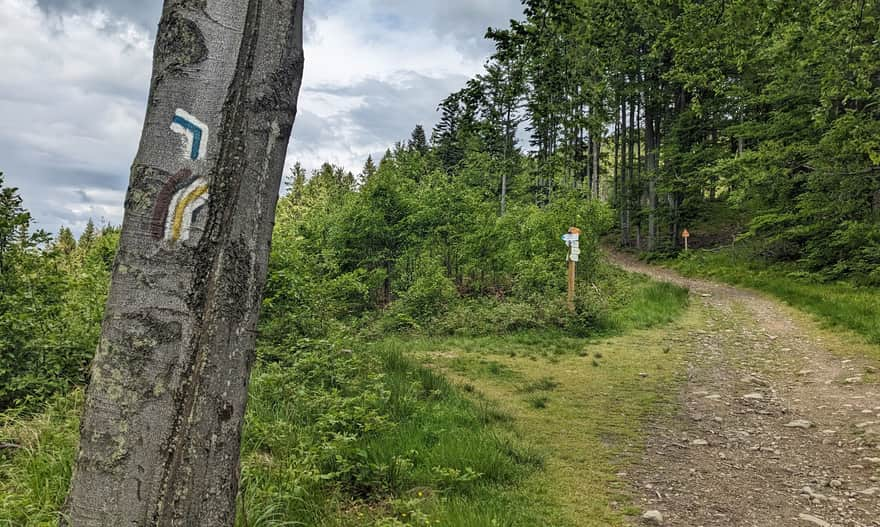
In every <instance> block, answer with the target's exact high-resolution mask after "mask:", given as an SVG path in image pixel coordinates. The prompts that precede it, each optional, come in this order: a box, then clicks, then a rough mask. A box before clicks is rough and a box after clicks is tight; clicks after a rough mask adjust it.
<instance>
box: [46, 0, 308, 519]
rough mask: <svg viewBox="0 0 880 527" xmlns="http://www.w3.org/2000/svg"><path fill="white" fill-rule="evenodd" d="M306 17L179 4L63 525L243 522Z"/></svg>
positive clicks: (154, 95) (135, 170)
mask: <svg viewBox="0 0 880 527" xmlns="http://www.w3.org/2000/svg"><path fill="white" fill-rule="evenodd" d="M302 10H303V2H302V0H274V1H272V2H268V1H264V0H249V1H241V0H166V2H165V6H164V9H163V13H162V19H161V22H160V25H159V34H158V37H157V38H156V46H155V50H154V53H155V55H154V62H153V77H152V83H151V90H150V97H149V105H148V107H147V115H146V121H145V124H144V131H143V136H142V139H141V143H140V148H139V150H138V154H137V157H136V159H135V162H134V165H133V167H132V172H131V180H130V186H129V190H128V194H127V197H126V202H125V220H124V222H123V226H122V235H121V239H120V244H119V254H118V256H117V259H116V262H115V265H114V269H113V279H112V285H111V288H110V295H109V298H108V301H107V309H106V315H105V318H104V323H103V327H102V337H101V342H100V345H99V346H98V350H97V353H96V355H95V359H94V361H93V363H92V369H91V384H90V386H89V389H88V393H87V400H86V405H85V411H84V414H83V418H82V425H81V434H80V443H79V450H78V454H77V458H76V466H75V470H74V475H73V479H72V481H71V487H70V493H69V495H68V498H67V502H66V504H65V515H64V519H63V520H62V521H61V524H62V525H70V526H76V527H91V526H95V527H97V526H109V525H126V526H140V527H143V526H148V525H149V526H163V527H164V526H206V527H207V526H223V525H227V526H231V525H233V522H234V520H235V500H236V494H237V491H238V463H239V449H240V436H241V427H242V421H243V417H244V412H245V404H246V402H247V388H248V377H249V373H250V367H251V364H252V362H253V356H254V341H255V330H256V324H257V317H258V314H259V308H260V303H261V297H262V290H263V286H264V284H265V279H266V268H267V262H268V256H269V244H270V239H271V235H272V225H273V222H274V215H275V205H276V202H277V199H278V190H279V187H280V183H281V175H282V171H283V167H284V160H285V156H286V151H287V144H288V141H289V138H290V131H291V127H292V125H293V120H294V116H295V113H296V101H297V96H298V93H299V87H300V83H301V79H302V66H303V54H302V17H303V13H302ZM182 146H183V147H182Z"/></svg>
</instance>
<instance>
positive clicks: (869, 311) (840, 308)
mask: <svg viewBox="0 0 880 527" xmlns="http://www.w3.org/2000/svg"><path fill="white" fill-rule="evenodd" d="M667 265H668V266H670V267H672V268H674V269H676V270H677V271H679V272H681V273H683V274H686V275H689V276H700V277H706V278H712V279H715V280H720V281H723V282H727V283H730V284H733V285H739V286H745V287H750V288H753V289H757V290H759V291H764V292H767V293H770V294H771V295H774V296H776V297H777V298H779V299H781V300H783V301H785V302H786V303H788V304H789V305H791V306H793V307H796V308H798V309H801V310H803V311H806V312H808V313H811V314H813V315H816V316H818V317H819V319H820V320H822V321H823V322H825V323H826V324H828V325H829V326H837V327H841V328H846V329H849V330H851V331H854V332H856V333H858V334H859V335H862V336H863V337H865V338H866V339H867V340H868V342H870V343H872V344H880V303H878V302H877V299H878V298H880V289H877V288H869V287H855V286H853V285H852V284H848V283H843V282H834V283H823V282H819V281H817V280H811V279H809V277H807V276H804V274H803V273H798V272H792V271H789V270H785V269H781V268H774V267H766V266H762V265H760V264H759V263H757V262H754V261H750V262H744V261H742V259H739V260H734V255H733V254H731V253H727V252H723V251H722V252H707V251H696V252H692V253H690V254H689V255H686V256H682V257H680V258H679V259H677V260H672V261H670V262H668V263H667Z"/></svg>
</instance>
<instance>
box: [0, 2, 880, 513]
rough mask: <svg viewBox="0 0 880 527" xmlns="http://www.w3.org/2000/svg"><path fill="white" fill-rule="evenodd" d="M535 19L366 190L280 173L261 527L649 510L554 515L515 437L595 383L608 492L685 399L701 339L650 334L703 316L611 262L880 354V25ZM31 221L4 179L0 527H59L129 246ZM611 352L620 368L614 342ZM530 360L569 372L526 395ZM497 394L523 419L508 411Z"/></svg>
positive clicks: (533, 381)
mask: <svg viewBox="0 0 880 527" xmlns="http://www.w3.org/2000/svg"><path fill="white" fill-rule="evenodd" d="M523 8H524V15H523V18H522V19H520V20H516V21H511V23H510V26H509V27H503V28H492V29H489V30H488V31H487V33H486V35H485V38H487V39H488V40H489V41H490V42H492V43H493V45H494V48H495V52H494V53H493V54H492V55H491V57H490V58H489V59H488V60H487V62H486V64H485V69H484V71H483V72H482V73H480V74H479V75H477V76H475V77H474V78H473V79H471V80H470V81H468V82H467V84H466V85H465V86H464V87H463V88H462V89H461V90H460V91H457V92H455V93H452V94H450V95H449V96H448V97H446V98H445V99H443V100H442V101H438V108H437V111H438V124H437V125H436V126H435V127H434V128H433V130H426V129H425V128H424V127H423V125H421V124H416V123H413V125H414V126H415V128H414V129H413V130H412V132H411V134H410V135H409V137H406V138H401V141H400V142H398V143H397V144H395V145H389V148H388V150H387V151H386V152H385V153H384V155H382V156H381V158H377V159H374V158H373V157H369V158H368V159H366V160H365V163H364V165H363V166H362V167H360V168H354V167H339V166H334V165H332V164H329V163H328V164H324V165H323V166H321V167H320V168H317V169H314V170H307V169H305V168H303V167H302V166H301V165H300V164H296V165H295V166H294V167H293V168H292V169H291V170H290V171H289V173H288V174H287V175H286V177H285V181H284V185H283V190H282V197H281V199H280V200H279V203H278V207H277V215H276V223H275V227H274V233H273V236H272V250H271V256H270V262H269V271H268V280H267V285H266V290H265V294H264V298H263V303H262V309H261V317H260V322H259V331H258V337H257V351H256V355H257V365H256V367H255V370H254V373H253V376H252V381H251V383H252V384H251V391H250V393H251V395H250V397H251V402H250V403H249V407H248V414H247V417H246V420H245V432H244V440H243V457H242V460H243V461H242V464H243V468H242V487H241V490H240V494H239V511H238V515H239V516H238V524H239V525H242V526H253V525H292V524H296V525H316V526H317V525H376V526H409V525H411V526H417V525H419V526H421V525H434V524H436V523H438V522H441V520H442V524H443V525H462V526H468V525H477V526H481V525H512V526H513V525H523V526H528V525H538V524H539V523H536V522H541V521H542V520H541V518H544V519H546V518H548V517H552V518H553V521H554V522H556V523H553V525H569V524H570V525H597V526H599V525H618V524H620V522H621V521H623V520H622V519H623V518H624V517H626V516H632V515H633V514H635V511H636V510H637V509H638V508H637V507H636V508H632V507H628V506H626V505H620V504H619V503H618V502H619V501H620V500H623V501H622V502H623V503H626V499H627V498H622V497H621V492H623V491H619V490H618V489H617V488H613V485H611V486H610V487H609V486H606V487H604V488H602V489H598V488H597V489H591V492H592V493H593V494H594V495H593V497H592V498H589V500H593V501H589V500H588V503H589V507H591V509H590V511H591V512H590V514H592V515H593V516H590V518H591V519H590V520H589V521H586V520H584V521H582V522H577V521H574V522H572V520H571V518H570V517H568V516H566V515H565V514H562V513H559V512H558V503H557V502H556V501H555V500H556V499H557V498H555V497H554V496H553V495H552V489H554V488H557V487H554V486H553V485H550V486H549V487H548V488H550V489H551V491H549V492H544V493H542V491H541V489H542V488H543V483H542V482H546V481H545V480H543V479H541V478H543V477H548V476H546V475H545V476H541V475H540V474H544V473H545V472H547V471H549V473H550V474H551V475H552V474H555V473H554V472H553V470H556V469H554V468H553V467H554V462H553V454H547V453H546V452H543V453H542V452H538V451H536V450H535V449H534V448H532V445H531V444H530V443H531V442H532V441H533V440H534V438H533V437H531V436H529V435H528V434H524V433H521V432H519V431H517V430H518V429H516V426H517V425H518V423H519V422H520V421H522V420H526V422H531V421H528V419H531V417H528V415H531V414H528V415H526V414H522V412H525V411H526V410H527V411H528V412H541V411H544V412H545V415H554V416H555V414H553V413H552V412H555V411H556V410H554V409H553V408H554V406H553V405H554V404H557V400H558V397H556V396H555V395H554V394H555V393H556V390H557V389H561V388H559V382H558V379H559V378H564V376H565V375H567V374H568V373H571V372H570V370H565V369H560V368H561V366H558V364H559V363H560V361H562V364H564V365H568V364H573V362H571V361H580V362H578V364H586V365H588V366H589V367H588V368H586V370H587V371H592V372H594V373H591V374H590V375H592V377H590V380H589V381H584V380H583V379H581V380H580V381H578V382H584V383H599V384H596V385H595V386H594V385H593V384H590V386H591V387H593V388H595V390H596V391H597V393H599V394H601V396H602V397H607V399H601V400H599V401H597V402H595V403H594V404H595V405H596V406H595V407H591V408H590V411H591V412H593V414H591V415H592V418H594V419H595V421H596V424H594V425H591V426H595V427H596V428H595V429H593V428H589V429H588V430H587V431H586V432H584V433H585V437H587V439H585V440H584V441H586V442H587V443H588V444H590V445H592V446H594V447H595V449H596V452H599V453H598V454H595V455H596V456H597V457H596V460H594V461H595V463H594V465H593V466H591V467H592V468H590V470H594V469H595V470H596V473H595V474H594V475H595V477H596V478H597V480H602V481H612V480H614V478H615V477H616V476H615V475H614V474H619V473H621V471H622V470H623V469H621V468H620V466H619V465H618V464H617V463H619V460H620V459H623V458H624V457H626V456H630V455H632V451H633V450H638V449H639V448H641V447H638V446H633V445H641V444H642V443H641V442H642V441H644V432H643V431H641V430H642V429H643V426H644V423H645V422H646V420H647V419H649V418H650V417H651V415H652V412H655V410H656V412H659V413H662V412H664V411H666V410H662V409H658V408H666V407H665V406H663V405H668V404H670V403H669V400H668V399H667V396H668V394H667V393H666V392H665V391H664V389H663V388H662V386H663V385H664V384H669V385H675V383H678V382H681V379H680V378H679V377H677V376H676V374H675V373H674V372H675V371H679V370H677V368H681V367H682V366H681V365H682V364H683V363H684V360H685V359H684V358H683V357H684V353H686V350H685V349H684V348H685V346H684V345H680V346H679V345H677V344H676V343H675V342H683V341H684V340H686V339H684V340H676V341H675V342H672V343H671V341H669V340H668V339H665V338H664V337H656V339H655V336H656V335H655V334H654V333H645V332H655V331H659V330H658V329H657V328H662V327H664V325H666V324H679V325H682V324H684V325H685V326H687V324H696V323H697V322H694V320H697V319H696V318H694V317H696V315H693V314H687V313H691V311H689V309H691V310H692V309H693V304H694V302H699V298H697V299H696V300H695V299H694V297H693V296H691V299H690V300H689V299H688V295H687V291H686V290H685V289H682V288H680V287H677V286H675V285H672V284H669V283H658V282H655V281H653V280H650V279H648V278H646V277H644V276H641V275H635V274H630V273H628V272H625V271H624V270H622V269H620V268H619V267H618V266H617V265H612V263H611V262H609V261H608V259H607V258H606V257H605V255H604V253H606V252H608V251H611V250H614V251H625V252H631V253H632V254H635V255H636V256H637V257H638V258H640V259H642V260H643V261H649V262H660V263H661V264H663V265H666V266H672V267H675V268H677V269H678V270H679V271H681V272H683V273H685V274H693V275H702V276H710V277H714V278H716V279H719V280H725V281H728V282H732V283H734V284H740V285H745V286H749V287H752V288H756V289H763V290H764V291H766V292H769V293H771V294H773V295H776V296H777V297H780V298H782V299H783V300H786V301H787V302H788V303H789V304H791V305H793V306H795V307H799V308H802V309H804V310H805V311H807V312H811V313H814V314H816V315H818V316H819V317H820V319H821V320H823V321H824V322H825V323H826V324H831V325H832V326H833V327H837V328H843V327H845V328H848V329H849V330H853V331H854V332H855V333H857V334H860V336H861V337H860V338H864V339H867V341H869V342H871V343H873V344H876V343H877V342H880V340H877V339H878V338H880V333H877V327H878V324H877V323H876V322H877V320H880V319H878V317H880V312H878V311H877V307H876V306H875V305H874V301H873V300H872V299H875V298H876V296H875V295H876V293H877V291H878V290H877V287H880V45H878V38H880V4H878V3H877V2H874V1H869V0H848V1H843V0H830V1H826V0H823V1H820V0H803V1H789V0H707V1H697V0H678V1H668V0H652V1H637V0H623V1H620V0H614V1H612V0H523ZM294 144H295V139H294ZM33 224H34V218H32V217H31V215H30V213H29V212H28V207H27V203H24V202H23V201H22V199H21V197H20V196H19V194H18V191H17V189H16V188H14V187H12V186H10V185H7V184H6V183H4V179H3V175H2V173H0V495H2V497H0V525H6V524H8V525H44V524H48V523H50V522H54V521H55V519H56V517H57V513H58V511H59V510H60V507H61V504H62V502H63V500H64V496H65V493H66V490H67V482H68V480H69V478H70V471H71V466H72V458H73V452H74V448H75V440H76V437H75V436H76V430H77V427H78V419H79V411H80V410H81V407H82V404H83V403H82V399H83V397H84V395H83V387H84V386H85V385H86V384H87V383H88V380H89V364H90V361H91V359H92V357H93V354H94V352H95V349H96V347H97V346H98V343H99V338H100V336H101V321H102V318H103V314H104V307H105V303H106V300H107V294H108V290H109V282H110V276H111V274H112V273H113V270H114V259H115V256H116V252H117V247H118V244H119V240H120V228H119V227H117V226H114V225H100V226H96V225H95V224H94V223H92V222H90V223H89V225H88V226H87V228H86V229H85V231H84V232H83V233H82V234H80V235H79V236H76V237H75V236H74V234H73V233H72V232H71V230H70V229H68V228H62V229H61V231H60V232H58V233H57V234H56V233H47V232H44V231H38V230H35V229H34V228H33ZM571 226H577V227H579V228H580V229H582V230H583V232H584V234H583V235H582V237H581V248H582V251H583V252H582V255H581V259H580V262H579V264H578V266H577V273H578V274H577V286H578V287H577V291H578V295H577V301H576V305H575V309H574V310H573V311H571V310H569V309H568V307H567V306H566V302H565V288H566V276H565V272H566V268H565V267H566V251H567V249H566V247H565V244H564V243H562V241H561V240H560V236H561V235H563V234H564V233H566V232H567V231H568V229H569V227H571ZM684 229H688V230H690V232H691V233H692V236H693V237H692V238H691V239H690V248H691V249H692V250H691V251H690V252H689V253H684V247H683V240H682V237H681V234H682V231H683V230H684ZM761 280H764V281H763V282H762V281H761ZM807 290H809V294H808V293H805V292H804V291H807ZM702 296H703V297H707V298H708V297H709V296H711V295H710V294H709V293H705V294H703V295H702ZM689 306H690V307H689ZM682 317H684V318H682ZM682 320H684V322H682ZM699 320H700V321H702V319H699ZM699 323H702V322H699ZM687 327H689V326H687ZM640 331H642V332H643V333H638V332H640ZM713 331H714V329H713ZM758 333H761V332H760V331H758ZM632 335H639V339H641V340H640V341H639V342H640V343H638V344H633V343H632V342H631V341H626V340H625V339H627V338H631V336H632ZM652 335H654V336H652ZM774 338H775V336H774ZM614 339H624V342H628V344H625V345H624V344H617V342H618V341H617V340H614ZM608 342H612V343H614V344H611V345H610V346H611V348H609V349H612V350H616V351H608V350H606V349H605V348H601V349H602V350H604V351H597V349H598V348H595V347H596V346H600V345H601V346H604V345H606V344H607V343H608ZM644 342H647V344H644ZM641 346H644V353H645V355H644V357H643V358H639V357H635V358H626V359H624V358H623V357H628V356H626V351H622V350H624V349H627V350H631V349H637V348H640V347H641ZM676 346H677V347H676ZM671 348H672V349H671ZM441 349H442V350H445V351H444V352H443V353H440V352H438V351H437V350H441ZM472 349H478V350H481V351H480V354H479V355H478V356H477V357H476V358H474V357H470V358H467V357H463V356H462V354H465V355H466V352H467V351H472ZM872 349H873V348H872ZM462 350H464V351H462ZM444 353H445V354H450V355H449V357H447V356H446V355H444ZM871 353H873V354H874V355H871ZM453 356H454V358H450V357H453ZM868 356H872V357H875V356H880V355H876V350H874V351H871V352H869V354H868ZM616 358H619V360H620V362H619V363H618V364H617V365H616V366H607V364H608V363H609V362H612V361H614V360H616ZM447 359H448V360H447ZM520 360H521V361H523V362H517V361H520ZM444 361H445V362H444ZM505 361H506V362H505ZM566 361H568V362H566ZM532 363H533V364H536V365H540V366H539V368H540V369H541V371H545V370H546V371H551V370H552V371H555V372H556V373H555V374H554V375H555V376H556V377H553V378H551V377H547V376H544V375H541V376H539V378H532V377H529V376H527V375H525V374H522V373H521V372H519V371H514V370H516V368H519V369H520V370H522V371H528V370H529V364H532ZM514 366H516V368H514ZM566 367H569V366H566ZM571 368H574V366H571ZM870 368H873V372H874V373H873V374H872V373H871V369H870ZM867 371H868V379H871V378H872V377H871V375H874V376H876V368H874V367H869V369H868V370H867ZM486 378H488V379H491V382H488V381H485V379H486ZM860 378H861V377H860ZM481 379H482V380H481ZM487 382H488V384H487ZM481 383H482V384H481ZM492 383H495V384H492ZM499 383H500V384H499ZM504 383H507V384H504ZM601 383H607V384H601ZM563 384H564V383H563ZM501 385H504V386H508V387H509V388H510V390H511V393H512V394H513V395H511V396H510V397H511V398H512V399H513V400H515V401H516V403H517V404H519V407H518V408H519V410H516V411H512V410H510V409H509V408H507V407H506V406H505V405H504V404H500V405H499V404H498V403H497V401H494V402H493V400H492V394H493V393H495V392H493V390H497V389H498V386H501ZM493 387H494V388H493ZM615 390H619V391H621V392H622V393H624V394H628V398H627V397H618V396H616V395H614V394H613V393H612V392H614V391H615ZM496 395H497V394H496ZM548 404H549V405H550V409H546V406H547V405H548ZM558 404H559V405H561V402H559V403H558ZM524 408H525V409H526V410H524ZM615 408H617V410H615ZM521 414H522V415H521ZM617 414H619V415H617ZM524 415H526V417H524ZM627 416H628V417H629V419H626V420H623V421H622V420H621V419H623V417H627ZM556 417H559V418H560V423H561V424H560V425H559V426H564V422H565V421H564V420H563V419H562V417H561V416H556ZM610 430H613V431H610ZM615 434H616V435H615ZM611 436H613V437H614V438H616V439H615V441H611V443H613V444H612V445H610V446H609V445H608V444H606V443H609V441H606V440H605V438H607V437H611ZM603 441H605V442H603ZM537 442H538V443H540V440H539V441H537ZM475 445H476V446H475ZM538 450H540V448H539V449H538ZM548 457H549V460H548ZM597 467H598V468H597ZM554 477H555V476H554ZM536 478H537V479H536ZM545 490H546V489H545ZM525 496H528V497H529V500H533V501H534V503H531V504H524V499H525V498H524V497H525ZM564 499H568V498H564ZM572 499H573V498H572ZM578 499H587V498H583V497H582V496H581V497H579V498H578ZM529 500H525V501H529ZM556 514H558V516H553V515H556ZM547 515H550V516H547ZM293 518H298V519H300V520H299V521H302V523H285V522H289V521H290V520H291V519H293ZM4 522H5V523H4ZM591 522H592V523H591Z"/></svg>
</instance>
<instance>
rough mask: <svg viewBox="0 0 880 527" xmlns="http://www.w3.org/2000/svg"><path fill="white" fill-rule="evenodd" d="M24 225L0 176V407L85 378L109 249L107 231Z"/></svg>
mask: <svg viewBox="0 0 880 527" xmlns="http://www.w3.org/2000/svg"><path fill="white" fill-rule="evenodd" d="M31 222H32V219H31V216H30V214H29V213H28V212H27V211H26V210H25V209H24V208H23V206H22V202H21V198H20V196H19V195H18V193H17V191H16V189H15V188H11V187H4V186H3V178H2V174H0V410H2V409H4V408H8V407H10V406H13V405H15V406H19V405H28V404H29V403H32V402H38V401H41V400H43V399H45V398H46V397H47V396H48V395H51V394H52V393H54V392H56V391H64V390H67V389H69V388H70V387H71V386H73V385H76V384H82V383H83V382H85V379H86V371H87V366H88V363H89V361H90V360H91V357H92V354H93V353H94V350H95V347H96V346H97V344H98V336H99V333H100V322H101V317H102V315H103V312H104V301H105V298H106V295H107V285H108V282H109V276H110V266H111V264H112V261H113V257H114V256H115V254H116V245H117V241H118V231H117V230H116V229H114V228H110V227H107V228H104V229H102V230H101V231H98V230H96V229H95V227H94V225H93V224H91V223H89V225H88V227H87V228H86V229H85V231H84V232H83V234H82V235H81V236H80V238H79V240H75V239H74V237H73V235H72V234H71V232H70V230H69V229H62V230H61V232H60V234H59V236H58V238H57V240H54V241H53V240H52V238H51V236H49V235H48V234H47V233H45V232H42V231H38V232H36V233H31V232H30V226H31Z"/></svg>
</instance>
